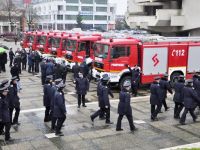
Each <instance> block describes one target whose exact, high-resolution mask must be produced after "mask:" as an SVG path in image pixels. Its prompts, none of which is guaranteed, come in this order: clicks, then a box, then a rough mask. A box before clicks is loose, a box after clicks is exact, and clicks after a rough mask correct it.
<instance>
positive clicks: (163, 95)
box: [159, 74, 173, 111]
mask: <svg viewBox="0 0 200 150" xmlns="http://www.w3.org/2000/svg"><path fill="white" fill-rule="evenodd" d="M167 78H168V74H164V76H163V77H162V78H161V80H160V82H159V84H160V88H161V99H162V104H163V106H164V107H165V111H167V110H168V109H169V107H168V106H167V103H166V98H167V91H168V92H169V93H170V94H173V91H172V88H171V86H170V84H169V81H168V79H167ZM161 108H162V106H161Z"/></svg>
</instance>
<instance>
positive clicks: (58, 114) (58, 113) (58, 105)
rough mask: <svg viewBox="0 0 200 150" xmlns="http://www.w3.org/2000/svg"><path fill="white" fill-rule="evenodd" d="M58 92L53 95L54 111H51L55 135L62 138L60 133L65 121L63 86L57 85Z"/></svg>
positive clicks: (61, 84)
mask: <svg viewBox="0 0 200 150" xmlns="http://www.w3.org/2000/svg"><path fill="white" fill-rule="evenodd" d="M57 87H58V90H57V91H56V93H55V95H54V100H55V101H54V109H53V117H55V118H56V120H57V123H56V133H55V134H56V135H57V136H63V135H64V134H63V133H62V132H61V128H62V126H63V123H64V121H65V119H66V113H67V111H66V106H65V97H64V92H63V89H64V88H65V84H63V83H60V84H58V86H57Z"/></svg>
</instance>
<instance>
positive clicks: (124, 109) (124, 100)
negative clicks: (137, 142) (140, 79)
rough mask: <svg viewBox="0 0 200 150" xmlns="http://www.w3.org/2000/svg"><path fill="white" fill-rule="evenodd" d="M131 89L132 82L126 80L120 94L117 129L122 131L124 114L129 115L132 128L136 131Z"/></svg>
mask: <svg viewBox="0 0 200 150" xmlns="http://www.w3.org/2000/svg"><path fill="white" fill-rule="evenodd" d="M130 89H131V83H130V82H129V81H126V82H124V85H123V87H122V90H121V92H120V94H119V104H118V114H119V117H118V120H117V126H116V131H121V130H123V129H122V128H121V122H122V119H123V117H124V115H125V116H126V117H127V119H128V122H129V126H130V130H131V131H134V130H135V126H134V123H133V115H132V108H131V104H130V102H131V96H130V93H129V91H130Z"/></svg>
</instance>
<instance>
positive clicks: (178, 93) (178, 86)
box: [173, 75, 185, 119]
mask: <svg viewBox="0 0 200 150" xmlns="http://www.w3.org/2000/svg"><path fill="white" fill-rule="evenodd" d="M184 84H185V80H184V76H183V75H180V76H179V77H178V82H176V83H175V84H174V91H175V94H174V97H173V100H174V103H175V107H174V118H175V119H180V112H181V111H182V109H183V107H184V104H183V88H184Z"/></svg>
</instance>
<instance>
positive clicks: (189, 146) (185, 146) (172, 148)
mask: <svg viewBox="0 0 200 150" xmlns="http://www.w3.org/2000/svg"><path fill="white" fill-rule="evenodd" d="M199 147H200V142H198V143H191V144H186V145H179V146H175V147H169V148H164V149H160V150H177V149H184V148H199Z"/></svg>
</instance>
